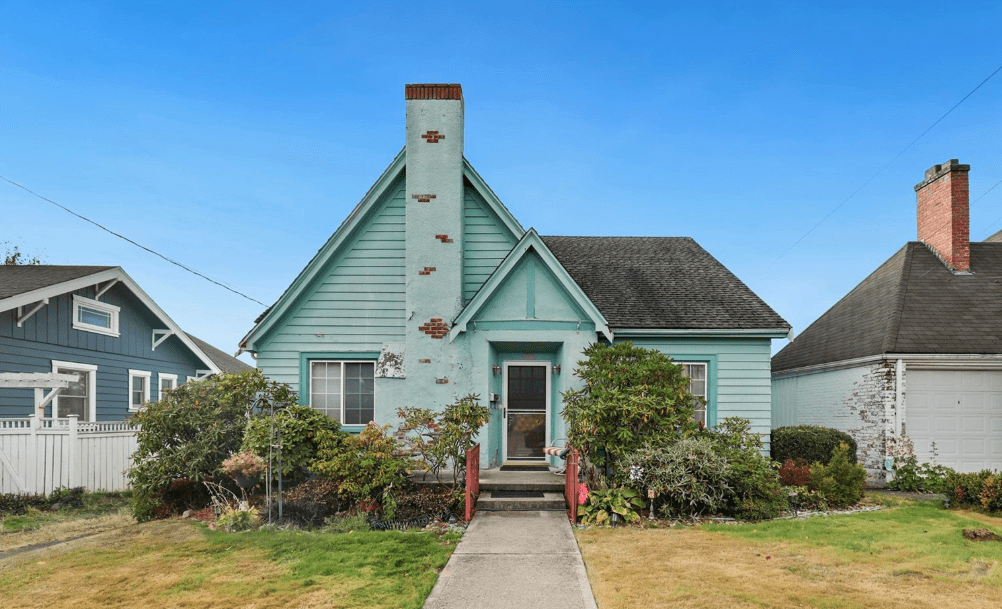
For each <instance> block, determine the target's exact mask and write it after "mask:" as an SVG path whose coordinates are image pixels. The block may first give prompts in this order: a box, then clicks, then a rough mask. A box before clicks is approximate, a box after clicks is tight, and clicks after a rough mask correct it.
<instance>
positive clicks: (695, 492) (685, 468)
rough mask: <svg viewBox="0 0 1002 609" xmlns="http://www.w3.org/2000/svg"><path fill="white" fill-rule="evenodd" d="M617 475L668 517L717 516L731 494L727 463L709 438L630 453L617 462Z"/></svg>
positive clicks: (681, 441) (646, 448)
mask: <svg viewBox="0 0 1002 609" xmlns="http://www.w3.org/2000/svg"><path fill="white" fill-rule="evenodd" d="M616 471H617V472H618V476H619V477H621V478H625V480H623V482H624V483H626V484H630V485H632V486H634V487H640V488H644V489H647V490H648V491H651V492H652V493H653V494H654V502H655V505H656V506H659V507H660V510H661V511H662V512H663V513H665V514H667V515H669V516H682V517H696V516H699V515H701V514H704V513H716V512H717V511H719V509H720V508H721V507H722V506H723V505H724V503H725V502H726V497H727V495H728V493H729V492H730V490H731V489H730V487H729V486H728V485H727V460H726V459H725V458H724V457H722V456H721V455H720V454H719V453H718V452H717V451H716V450H715V448H714V445H713V442H712V441H711V440H710V439H709V438H683V439H681V440H679V441H677V442H675V443H673V444H670V445H667V446H661V447H645V448H641V449H638V450H635V451H632V452H630V453H627V454H626V456H624V457H623V458H622V459H620V460H618V462H617V467H616ZM591 494H592V493H589V498H590V497H591Z"/></svg>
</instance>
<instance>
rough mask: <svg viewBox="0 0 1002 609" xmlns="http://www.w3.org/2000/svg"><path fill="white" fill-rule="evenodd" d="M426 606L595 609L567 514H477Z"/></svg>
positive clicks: (440, 608)
mask: <svg viewBox="0 0 1002 609" xmlns="http://www.w3.org/2000/svg"><path fill="white" fill-rule="evenodd" d="M424 606H425V609H447V608H448V609H451V608H456V609H460V608H462V609H467V608H471V607H475V608H476V609H493V608H494V607H497V608H502V607H503V608H504V609H509V608H515V609H532V608H534V607H540V608H545V609H554V608H555V607H559V608H561V609H571V608H582V609H595V597H594V596H592V593H591V584H589V583H588V575H587V574H586V573H585V567H584V561H582V560H581V553H580V552H579V551H578V544H577V542H576V541H575V539H574V534H573V533H572V532H571V525H570V523H569V522H568V520H567V515H566V514H565V513H564V512H478V513H477V515H476V516H474V517H473V522H471V523H470V527H469V528H468V529H467V530H466V534H465V535H463V539H462V540H461V541H460V542H459V545H458V546H457V547H456V552H455V553H454V554H453V555H452V557H451V558H450V559H449V562H448V563H447V564H446V565H445V569H443V570H442V573H441V575H439V577H438V583H436V584H435V588H434V589H433V590H432V591H431V596H429V597H428V600H427V601H426V602H425V604H424Z"/></svg>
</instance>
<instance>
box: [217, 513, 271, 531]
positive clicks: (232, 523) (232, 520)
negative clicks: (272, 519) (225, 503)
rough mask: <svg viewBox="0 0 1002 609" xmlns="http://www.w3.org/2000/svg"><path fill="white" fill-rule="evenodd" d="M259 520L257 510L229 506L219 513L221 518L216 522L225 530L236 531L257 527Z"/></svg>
mask: <svg viewBox="0 0 1002 609" xmlns="http://www.w3.org/2000/svg"><path fill="white" fill-rule="evenodd" d="M259 522H260V519H259V518H258V515H257V511H255V510H251V509H240V508H234V507H227V508H226V509H224V510H223V513H222V514H220V515H219V520H217V521H216V524H217V525H218V526H219V528H221V529H223V530H224V531H230V532H231V533H235V532H237V531H249V530H251V529H256V528H257V526H258V523H259Z"/></svg>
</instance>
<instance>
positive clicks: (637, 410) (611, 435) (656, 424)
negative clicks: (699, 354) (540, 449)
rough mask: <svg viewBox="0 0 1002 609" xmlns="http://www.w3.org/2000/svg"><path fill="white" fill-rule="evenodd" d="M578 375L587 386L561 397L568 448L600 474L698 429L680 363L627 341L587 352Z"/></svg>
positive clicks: (692, 402)
mask: <svg viewBox="0 0 1002 609" xmlns="http://www.w3.org/2000/svg"><path fill="white" fill-rule="evenodd" d="M584 355H585V356H586V357H587V359H585V360H583V361H580V362H578V368H577V369H576V370H575V371H574V374H575V375H577V376H578V377H580V378H581V379H583V380H584V387H583V388H581V389H572V390H568V391H565V392H564V393H563V401H564V411H563V414H564V419H565V420H566V421H567V436H568V441H569V443H570V445H572V446H574V447H576V448H578V449H579V450H580V451H581V453H582V455H584V457H585V458H586V459H587V460H588V462H589V463H590V464H591V465H593V466H594V467H596V468H598V469H599V471H601V470H604V469H606V466H607V465H610V464H611V463H612V462H613V461H614V460H615V459H616V458H617V457H622V456H624V455H626V454H629V453H631V452H633V451H636V450H638V449H640V448H642V447H644V446H646V445H656V444H659V443H671V442H673V441H675V440H677V439H679V438H681V437H683V436H686V435H691V434H693V433H695V432H696V431H697V429H698V428H697V426H696V424H695V423H694V422H693V421H692V415H693V411H694V399H695V398H694V397H693V395H692V394H691V393H689V378H688V377H686V376H685V374H684V373H683V368H682V366H681V365H679V364H676V363H674V362H672V361H671V359H670V358H669V357H668V356H667V355H665V354H663V353H661V352H659V351H654V350H649V349H643V348H641V347H635V346H633V344H632V343H629V342H624V343H618V344H616V345H613V346H611V347H610V346H608V345H605V344H603V343H595V344H593V345H591V346H590V347H588V348H587V349H585V351H584Z"/></svg>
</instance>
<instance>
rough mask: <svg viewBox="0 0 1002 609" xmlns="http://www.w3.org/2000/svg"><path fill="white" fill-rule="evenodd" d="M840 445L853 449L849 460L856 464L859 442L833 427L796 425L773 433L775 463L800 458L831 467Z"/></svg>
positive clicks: (772, 447) (772, 445) (778, 429)
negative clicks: (830, 462) (857, 444)
mask: <svg viewBox="0 0 1002 609" xmlns="http://www.w3.org/2000/svg"><path fill="white" fill-rule="evenodd" d="M839 444H845V445H846V446H848V447H849V452H848V453H847V457H848V459H849V462H850V463H856V440H853V439H852V436H850V435H849V434H847V433H845V432H844V431H839V430H837V429H831V428H829V427H818V426H816V425H795V426H792V427H777V428H776V429H773V430H772V442H771V444H770V446H771V450H772V460H773V461H778V462H779V463H786V460H787V459H793V460H796V459H798V458H800V459H804V460H806V461H807V462H808V463H821V464H822V465H828V462H829V461H831V458H832V456H834V454H835V449H837V448H838V446H839Z"/></svg>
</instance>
